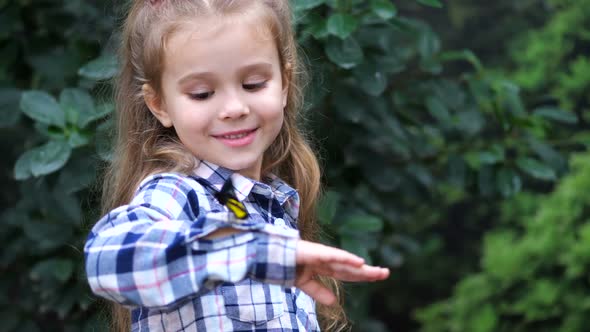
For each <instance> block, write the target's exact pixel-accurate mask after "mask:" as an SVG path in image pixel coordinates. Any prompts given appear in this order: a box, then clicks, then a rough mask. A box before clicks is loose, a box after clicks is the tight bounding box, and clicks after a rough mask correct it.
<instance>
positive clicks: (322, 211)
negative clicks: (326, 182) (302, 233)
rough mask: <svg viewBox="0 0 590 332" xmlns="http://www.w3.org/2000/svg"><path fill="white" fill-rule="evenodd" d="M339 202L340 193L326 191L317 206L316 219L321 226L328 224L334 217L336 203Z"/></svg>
mask: <svg viewBox="0 0 590 332" xmlns="http://www.w3.org/2000/svg"><path fill="white" fill-rule="evenodd" d="M339 202H340V193H338V192H335V191H327V192H326V193H324V195H323V196H322V198H321V200H320V202H319V204H318V219H319V220H320V222H321V223H322V224H330V223H331V222H332V220H333V219H334V215H336V211H337V209H338V203H339Z"/></svg>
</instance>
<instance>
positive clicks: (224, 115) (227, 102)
mask: <svg viewBox="0 0 590 332" xmlns="http://www.w3.org/2000/svg"><path fill="white" fill-rule="evenodd" d="M249 113H250V109H249V108H248V104H247V103H246V102H245V101H244V100H243V98H242V96H240V95H239V93H230V94H227V95H226V96H225V99H224V103H223V106H222V109H221V112H219V118H220V119H222V120H224V119H237V118H241V117H243V116H246V115H248V114H249Z"/></svg>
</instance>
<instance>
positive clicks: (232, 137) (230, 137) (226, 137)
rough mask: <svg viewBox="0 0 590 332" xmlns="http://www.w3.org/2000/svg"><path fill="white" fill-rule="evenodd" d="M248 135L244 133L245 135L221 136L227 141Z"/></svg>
mask: <svg viewBox="0 0 590 332" xmlns="http://www.w3.org/2000/svg"><path fill="white" fill-rule="evenodd" d="M247 135H248V133H243V134H238V135H225V136H221V137H222V138H225V139H238V138H242V137H246V136H247Z"/></svg>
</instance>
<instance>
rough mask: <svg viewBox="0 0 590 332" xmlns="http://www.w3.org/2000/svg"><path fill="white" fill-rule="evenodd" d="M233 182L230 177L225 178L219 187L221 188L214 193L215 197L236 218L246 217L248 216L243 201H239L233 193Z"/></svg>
mask: <svg viewBox="0 0 590 332" xmlns="http://www.w3.org/2000/svg"><path fill="white" fill-rule="evenodd" d="M233 188H234V187H233V184H232V182H231V179H229V178H228V179H227V181H225V183H224V184H223V187H221V190H220V191H219V192H217V193H216V194H215V198H217V200H218V201H219V203H221V204H223V205H225V206H226V207H227V208H228V209H229V210H230V211H231V212H233V214H234V215H235V216H236V218H238V219H246V218H247V217H248V210H247V209H246V206H245V205H244V203H242V202H240V201H239V200H238V198H237V197H236V195H235V194H234V190H233Z"/></svg>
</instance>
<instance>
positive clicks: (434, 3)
mask: <svg viewBox="0 0 590 332" xmlns="http://www.w3.org/2000/svg"><path fill="white" fill-rule="evenodd" d="M416 2H418V3H421V4H423V5H426V6H430V7H436V8H442V6H443V5H442V3H441V2H440V1H439V0H416Z"/></svg>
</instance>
